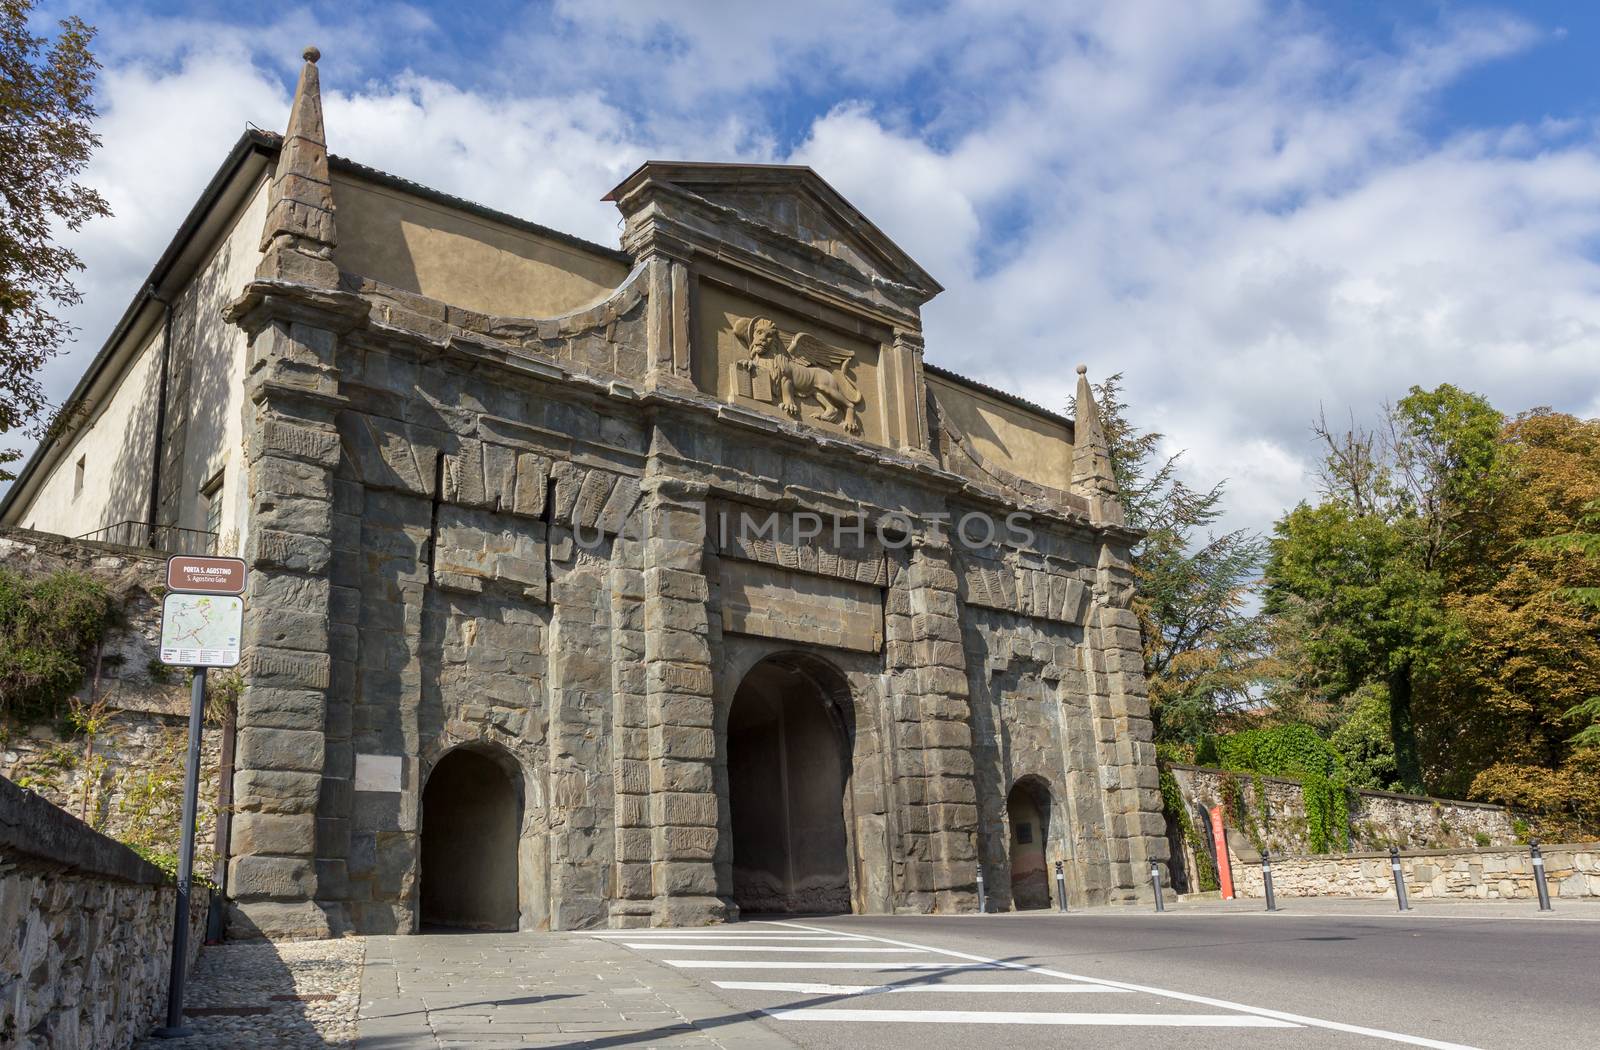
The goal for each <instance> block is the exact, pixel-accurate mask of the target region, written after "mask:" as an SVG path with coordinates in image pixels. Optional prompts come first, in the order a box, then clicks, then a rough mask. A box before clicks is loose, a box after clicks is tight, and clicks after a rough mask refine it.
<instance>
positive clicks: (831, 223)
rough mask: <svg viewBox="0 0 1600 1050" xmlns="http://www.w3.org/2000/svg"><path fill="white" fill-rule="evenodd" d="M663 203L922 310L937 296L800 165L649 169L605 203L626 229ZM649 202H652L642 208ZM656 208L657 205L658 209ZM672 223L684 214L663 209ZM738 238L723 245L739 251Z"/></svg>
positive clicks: (932, 285)
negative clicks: (830, 265) (701, 208)
mask: <svg viewBox="0 0 1600 1050" xmlns="http://www.w3.org/2000/svg"><path fill="white" fill-rule="evenodd" d="M662 197H675V198H678V199H679V202H680V203H682V202H688V201H694V202H702V203H703V204H706V205H710V206H711V208H710V209H707V211H709V212H712V213H717V212H720V213H721V217H722V218H723V220H724V221H725V222H727V223H729V224H731V225H738V226H742V227H745V229H744V233H745V234H746V236H747V237H748V236H749V235H751V234H755V235H756V237H757V239H760V238H761V234H763V233H764V234H766V235H768V237H770V236H771V235H776V239H781V240H783V241H788V242H790V243H797V244H799V245H804V246H806V247H807V248H810V249H812V250H813V251H814V252H816V253H820V254H821V255H823V256H827V257H828V258H830V259H833V260H837V261H838V262H840V263H843V264H845V265H846V266H848V267H849V268H850V269H852V270H854V271H856V272H857V273H859V274H860V275H861V277H862V278H864V279H865V280H866V281H867V282H868V283H873V282H887V283H888V284H890V285H896V286H900V287H901V288H904V289H905V290H906V291H907V292H908V293H911V297H913V298H915V299H916V300H917V301H919V302H926V301H927V300H928V299H931V298H932V297H933V296H934V295H936V294H938V293H939V292H940V291H942V290H943V289H942V286H941V285H940V284H939V282H938V281H936V280H934V278H933V277H932V275H930V274H929V273H928V272H927V271H926V270H924V269H923V268H922V267H921V266H919V265H918V264H917V262H916V260H914V259H912V258H911V256H909V255H907V254H906V253H905V251H904V250H902V249H901V248H900V246H899V245H897V244H895V243H894V241H892V240H890V239H889V237H888V236H887V235H885V234H884V232H883V231H882V230H880V229H878V227H877V226H875V225H873V223H872V221H871V220H869V219H868V218H867V217H866V216H865V215H863V214H862V213H861V212H860V211H858V210H857V209H856V207H855V206H854V205H853V204H851V203H850V202H849V201H848V200H846V199H845V198H844V197H843V196H842V195H841V194H840V193H839V192H838V191H837V190H835V189H834V188H833V187H832V186H830V185H828V183H827V182H826V181H825V180H824V179H823V178H822V177H821V176H820V175H818V174H817V173H816V172H815V171H812V170H811V169H810V168H808V167H804V166H801V165H782V164H700V163H684V162H669V161H648V162H646V163H645V164H643V165H641V166H640V167H639V169H638V170H636V171H635V172H634V173H633V174H632V175H629V176H628V178H626V179H625V180H623V182H622V183H621V184H620V185H618V186H617V187H616V189H614V190H612V191H611V192H610V193H609V194H607V195H606V197H605V199H606V200H610V201H615V202H617V205H618V207H619V208H621V209H622V211H623V213H624V214H625V215H628V216H629V222H630V226H631V225H633V217H634V216H636V215H640V214H643V213H644V212H646V211H648V210H649V208H648V203H650V202H654V201H658V200H659V199H660V198H662ZM647 198H648V199H649V201H648V202H647ZM657 206H658V207H659V205H657ZM664 210H667V211H670V212H672V213H673V214H674V215H675V216H677V217H680V218H681V215H682V209H681V207H680V208H674V207H671V206H670V205H669V206H668V208H666V209H664ZM741 239H744V238H741V237H739V236H737V235H733V236H728V237H727V240H730V241H732V242H734V243H738V242H739V241H740V240H741Z"/></svg>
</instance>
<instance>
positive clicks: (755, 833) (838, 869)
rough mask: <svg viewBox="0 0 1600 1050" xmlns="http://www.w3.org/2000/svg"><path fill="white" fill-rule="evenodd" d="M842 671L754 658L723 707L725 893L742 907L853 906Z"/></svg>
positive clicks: (811, 662) (805, 659)
mask: <svg viewBox="0 0 1600 1050" xmlns="http://www.w3.org/2000/svg"><path fill="white" fill-rule="evenodd" d="M841 700H843V701H844V704H845V705H847V704H848V689H847V687H846V686H845V685H844V680H843V676H842V675H840V674H839V672H838V671H837V670H836V669H834V668H832V667H831V665H828V664H826V663H825V662H824V661H822V660H820V659H819V658H816V657H810V656H801V655H797V654H785V655H776V656H769V657H767V658H766V659H763V660H761V661H760V662H758V663H757V664H756V665H755V666H754V667H752V668H751V669H750V670H749V671H748V672H747V673H746V674H745V675H744V677H743V678H742V679H741V680H740V683H739V686H738V689H737V690H736V691H735V693H734V696H733V702H732V705H731V708H730V709H729V712H728V720H727V735H726V741H727V744H726V746H727V750H726V754H727V763H728V765H727V769H728V808H729V816H730V831H731V838H732V846H733V849H732V897H733V901H734V903H735V904H737V905H738V907H739V910H740V912H741V913H742V914H746V915H749V914H763V913H790V914H794V913H838V912H849V911H851V910H852V898H853V896H854V885H853V883H854V878H853V876H854V873H853V871H852V865H851V862H850V857H851V855H852V847H851V813H850V809H851V806H850V802H849V779H850V769H851V763H850V754H851V746H850V745H851V731H850V713H849V711H848V710H846V709H845V708H844V707H843V706H841Z"/></svg>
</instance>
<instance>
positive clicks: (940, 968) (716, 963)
mask: <svg viewBox="0 0 1600 1050" xmlns="http://www.w3.org/2000/svg"><path fill="white" fill-rule="evenodd" d="M661 961H662V962H664V963H666V964H667V965H668V966H676V967H678V968H679V969H681V970H877V971H879V972H884V971H889V970H922V971H934V972H944V973H970V972H972V971H974V970H1026V971H1027V972H1029V973H1044V974H1047V975H1048V976H1051V977H1054V976H1056V975H1055V974H1049V973H1048V971H1045V970H1035V969H1033V968H1031V967H1027V966H1004V965H1000V964H995V965H985V964H978V963H973V964H969V965H964V966H963V965H958V964H954V963H922V962H850V961H848V960H840V961H839V962H753V961H748V960H745V959H662V960H661Z"/></svg>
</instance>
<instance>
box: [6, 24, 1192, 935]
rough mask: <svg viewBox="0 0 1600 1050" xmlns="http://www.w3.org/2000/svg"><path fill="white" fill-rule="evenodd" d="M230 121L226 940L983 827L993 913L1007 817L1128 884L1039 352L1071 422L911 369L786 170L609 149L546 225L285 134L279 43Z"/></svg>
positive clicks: (1115, 530)
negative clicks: (579, 214) (244, 170)
mask: <svg viewBox="0 0 1600 1050" xmlns="http://www.w3.org/2000/svg"><path fill="white" fill-rule="evenodd" d="M311 54H313V56H314V53H311ZM269 152H270V158H269V159H270V162H271V163H272V164H273V165H274V170H273V172H272V173H271V176H270V180H269V185H268V189H267V193H266V197H265V200H264V202H263V206H262V207H261V208H259V209H256V208H254V207H252V208H251V209H249V210H248V211H246V213H245V214H246V215H247V216H249V217H250V218H251V219H255V218H257V217H259V224H258V225H257V227H256V230H257V235H256V242H255V243H256V244H257V245H258V247H259V251H258V252H256V253H255V254H254V256H253V259H252V261H253V263H254V265H253V268H252V272H251V273H250V274H249V275H248V276H246V277H244V278H243V279H241V280H240V281H239V282H238V284H237V287H235V288H233V289H231V295H230V296H229V298H228V303H227V305H226V306H225V307H224V308H222V309H220V310H219V311H217V317H218V318H220V319H221V320H222V322H223V323H225V324H226V325H227V326H229V327H230V328H231V331H232V332H234V333H236V340H237V351H238V357H237V358H236V360H237V361H238V362H239V365H240V368H241V369H242V371H241V372H240V374H239V375H238V382H237V386H236V388H233V389H230V390H229V391H228V392H227V393H226V398H227V400H226V401H225V403H227V404H232V405H234V406H236V411H237V416H238V424H239V428H240V429H239V430H238V432H237V433H238V442H237V444H236V445H234V444H230V443H231V442H232V441H233V440H234V439H233V438H232V437H231V436H230V435H229V434H228V433H227V432H221V431H219V435H220V436H219V438H218V441H219V442H220V443H222V444H224V445H226V446H227V447H226V448H224V449H223V450H222V452H221V459H222V460H223V461H226V462H228V463H230V464H233V463H236V464H237V465H238V469H237V470H233V469H232V468H230V469H229V471H228V473H229V475H230V476H236V477H237V483H238V484H239V485H240V486H241V488H240V492H241V494H242V499H243V501H244V503H243V505H242V508H241V511H240V514H239V518H238V522H239V523H238V526H237V530H238V534H239V542H240V547H239V549H240V551H241V553H242V555H243V556H244V557H245V559H246V560H247V561H248V562H249V564H250V567H251V575H250V583H249V591H248V592H247V596H246V602H247V609H248V614H247V623H246V633H245V639H244V641H245V646H246V660H245V663H244V665H243V667H242V668H241V670H242V672H243V674H244V679H245V689H244V692H243V694H242V697H241V700H240V707H239V726H240V730H239V738H238V754H237V757H236V767H237V773H236V774H235V782H234V797H235V800H236V807H237V811H238V812H237V814H236V816H235V818H234V823H233V830H232V841H231V844H230V853H231V857H232V859H231V863H230V867H229V886H228V891H229V893H230V895H231V896H232V897H233V899H234V900H235V902H236V906H235V909H234V916H233V925H232V929H233V932H234V933H235V934H236V935H251V934H255V933H262V934H267V935H272V936H322V935H328V934H338V933H341V932H348V931H358V932H367V933H380V932H406V931H411V930H415V929H417V928H418V927H419V925H421V924H423V923H428V922H441V923H447V924H456V925H463V924H464V925H489V926H507V925H515V926H519V927H521V928H524V929H536V928H562V929H565V928H577V927H588V926H605V925H612V926H634V925H649V924H658V925H659V924H671V923H703V922H711V921H718V920H722V919H727V918H731V917H735V916H737V915H738V914H740V913H741V912H746V913H747V912H750V911H752V910H780V911H781V910H810V909H814V908H819V907H821V908H849V909H852V910H855V911H858V912H895V911H928V910H938V911H960V910H971V909H974V908H975V907H976V885H977V878H978V872H979V868H980V866H981V867H982V870H983V872H984V875H985V878H986V881H987V885H988V887H989V894H990V903H991V905H992V906H997V907H1006V906H1010V905H1011V903H1012V895H1011V888H1010V885H1011V884H1010V873H1011V862H1012V861H1011V859H1012V855H1013V851H1014V850H1015V849H1016V848H1017V846H1018V836H1019V835H1022V836H1025V841H1024V842H1023V845H1026V846H1027V847H1028V849H1027V850H1026V860H1025V861H1024V862H1023V864H1022V867H1023V868H1024V869H1025V871H1024V873H1023V874H1024V876H1025V878H1026V880H1027V887H1028V888H1027V891H1026V893H1024V894H1022V895H1021V896H1019V900H1022V899H1023V898H1026V900H1025V901H1024V903H1038V897H1039V893H1040V892H1041V891H1040V889H1039V885H1038V884H1039V868H1040V864H1041V851H1040V850H1039V848H1038V847H1039V845H1040V844H1041V843H1042V847H1043V848H1042V862H1043V863H1045V864H1048V865H1053V864H1054V862H1055V861H1057V860H1060V861H1062V862H1063V865H1064V869H1065V872H1066V878H1067V883H1068V886H1069V893H1070V895H1071V897H1072V899H1073V901H1074V902H1076V903H1085V902H1102V901H1110V900H1127V899H1133V898H1135V897H1137V896H1138V895H1139V894H1141V893H1143V892H1147V891H1146V889H1145V887H1146V886H1147V880H1148V871H1149V866H1150V864H1151V863H1164V862H1165V860H1166V857H1167V843H1166V840H1165V838H1164V828H1163V822H1162V817H1161V802H1160V798H1159V792H1158V789H1157V777H1156V767H1155V756H1154V750H1153V747H1152V745H1151V743H1150V722H1149V716H1148V705H1147V703H1146V699H1145V687H1144V681H1143V677H1142V663H1141V659H1140V651H1139V636H1138V629H1137V621H1136V619H1135V617H1134V616H1133V614H1132V612H1131V611H1130V608H1129V602H1130V599H1131V595H1132V587H1133V577H1132V573H1131V568H1130V565H1129V562H1128V550H1129V545H1130V544H1131V543H1132V542H1133V541H1134V540H1135V539H1136V538H1137V536H1136V534H1135V533H1133V532H1131V531H1130V530H1128V529H1127V528H1126V527H1124V525H1123V523H1122V511H1121V507H1120V504H1119V503H1118V500H1117V493H1116V489H1115V485H1114V482H1113V480H1112V477H1111V471H1110V465H1109V461H1108V460H1107V457H1106V451H1105V442H1104V438H1103V436H1102V435H1101V433H1100V428H1099V424H1098V421H1097V420H1096V418H1095V413H1094V405H1093V399H1092V397H1091V396H1090V394H1089V389H1088V385H1087V381H1086V380H1085V379H1084V377H1083V376H1082V374H1081V370H1080V379H1079V401H1078V404H1079V406H1080V411H1079V418H1078V420H1077V421H1076V423H1075V424H1074V423H1073V422H1069V421H1067V420H1064V419H1061V418H1060V417H1058V416H1054V415H1052V414H1050V413H1048V412H1045V411H1043V410H1041V409H1037V408H1035V407H1033V406H1029V405H1027V404H1026V403H1025V402H1021V401H1019V400H1018V399H1015V398H1012V397H1010V396H1008V395H1005V394H1003V393H1001V392H998V391H990V390H987V389H984V388H979V387H978V386H976V385H975V384H971V383H967V382H965V381H962V380H960V379H959V378H958V377H954V376H950V375H948V374H946V373H939V374H937V375H934V374H933V373H932V372H930V370H928V369H926V368H925V366H924V364H923V344H924V337H923V332H922V326H921V314H920V309H921V306H922V305H923V303H925V302H926V301H927V300H928V299H929V298H931V297H932V296H933V295H935V294H937V293H938V291H939V286H938V284H937V283H936V282H935V281H934V280H933V278H932V277H930V276H929V275H928V274H927V273H926V272H924V271H923V270H922V269H921V268H920V267H919V266H917V264H916V263H915V262H914V261H913V260H911V259H910V258H909V257H907V256H906V255H905V254H904V253H903V252H902V251H901V250H900V249H899V248H898V247H896V246H895V245H894V244H893V242H891V241H890V240H889V239H888V238H887V237H885V236H884V235H883V234H882V233H881V232H880V231H878V230H877V229H876V228H875V227H874V226H873V225H872V224H871V223H870V221H868V220H867V219H866V218H865V217H864V216H862V215H860V214H859V213H858V212H857V211H856V210H855V209H854V208H853V207H852V206H851V205H850V204H849V203H848V202H847V201H845V200H844V199H843V198H842V197H840V196H839V195H838V194H837V193H836V192H835V191H834V190H832V188H831V187H829V186H828V185H827V184H826V183H825V182H823V181H822V180H821V179H820V178H818V177H817V176H816V175H815V174H814V173H812V172H811V171H809V169H803V168H787V167H766V166H727V165H697V164H669V163H655V162H653V163H650V164H646V165H644V166H643V167H641V168H640V169H639V170H638V171H636V172H635V173H633V174H632V175H630V176H629V177H628V178H627V179H626V180H625V181H624V182H623V183H622V184H621V185H620V186H618V187H617V188H616V189H615V190H613V191H612V193H611V195H610V197H609V198H608V199H612V200H614V201H615V202H616V203H617V206H618V208H619V210H620V211H621V213H622V217H623V220H624V233H623V247H622V250H621V251H614V250H610V249H605V248H600V247H596V246H592V245H584V244H583V243H582V242H578V241H576V240H574V239H572V238H568V237H564V236H562V235H560V234H556V233H553V232H551V231H543V230H540V229H538V228H533V227H530V226H528V225H527V224H522V225H518V224H517V223H516V222H515V220H509V219H508V218H506V217H495V216H491V215H487V214H484V213H482V210H481V209H477V210H474V209H473V208H472V207H471V206H470V205H466V204H465V203H464V202H453V203H452V202H451V201H450V200H449V199H448V198H443V197H441V196H439V195H432V196H429V197H425V196H424V195H423V194H421V193H418V192H412V191H410V190H407V189H406V188H405V187H404V186H401V185H396V184H395V183H396V182H397V180H391V182H390V183H384V182H383V181H382V178H381V177H380V175H381V173H372V172H369V171H366V170H365V169H360V168H359V167H358V166H355V165H351V164H349V163H348V162H342V161H338V160H336V159H335V160H333V161H330V160H329V158H328V156H327V152H326V144H325V136H324V133H323V128H322V116H321V104H320V99H319V97H318V92H317V73H316V66H315V58H314V57H312V59H311V60H310V61H308V62H307V65H306V67H305V69H304V72H303V73H302V78H301V84H300V89H299V91H298V93H297V95H296V100H295V106H294V111H293V113H292V115H291V118H290V127H289V131H288V133H287V135H286V136H284V138H283V139H282V140H281V142H278V141H273V142H272V143H270V151H269ZM232 338H234V337H229V339H232ZM229 339H219V340H218V343H217V345H218V346H222V347H228V346H234V345H235V343H234V342H230V341H229ZM129 374H133V373H131V372H130V373H129ZM930 376H931V378H930ZM230 382H232V380H231V379H230ZM168 432H169V433H170V429H169V431H168ZM186 440H187V441H190V442H192V441H193V436H192V435H191V436H190V437H189V438H187V439H186ZM186 447H187V446H186ZM215 451H216V450H214V449H213V450H210V451H206V450H201V449H191V450H189V451H186V452H184V453H183V459H184V461H185V462H187V463H190V464H195V463H199V462H201V461H202V460H203V461H205V462H207V463H211V462H215V461H218V460H217V457H216V456H215V455H214V453H215ZM185 471H186V475H187V474H193V473H195V470H194V468H193V467H192V466H190V467H186V468H185ZM38 491H41V490H40V489H39V487H38V486H34V488H33V489H31V490H29V492H33V493H36V492H38ZM38 498H39V497H38V496H37V495H28V494H27V493H25V494H24V495H23V496H21V497H13V498H12V500H11V501H10V504H8V506H7V507H6V508H5V511H4V516H5V519H6V520H8V521H17V522H18V523H27V522H26V516H27V510H28V507H29V505H30V504H29V502H28V501H29V500H30V499H35V500H36V499H38ZM178 502H179V503H180V504H181V501H178ZM176 513H177V514H178V515H179V517H180V518H181V517H182V514H183V513H184V512H183V510H182V509H181V506H179V507H178V509H177V510H176ZM185 520H187V519H185ZM41 527H50V526H48V525H41ZM436 773H438V775H437V776H435V774H436ZM452 785H455V786H452ZM460 785H476V786H473V787H461V786H460ZM1019 791H1022V792H1025V794H1026V797H1025V798H1024V797H1023V796H1022V795H1018V794H1017V792H1019ZM472 798H481V799H482V800H483V801H482V804H481V805H478V806H474V805H472V804H470V801H471V799H472ZM1017 813H1021V814H1025V815H1026V817H1025V819H1023V818H1018V821H1020V822H1021V823H1025V824H1027V825H1028V828H1027V829H1026V831H1023V830H1021V829H1020V828H1017V827H1013V824H1014V823H1016V822H1017V821H1014V820H1013V818H1012V814H1017ZM428 814H434V817H433V819H432V828H431V829H430V821H429V819H428V817H427V815H428ZM444 814H448V816H443V815H444ZM475 821H477V822H479V823H474V822H475ZM1035 824H1037V826H1034V825H1035ZM467 825H470V826H472V827H474V828H476V829H477V830H475V831H473V832H472V833H471V834H463V833H462V832H461V830H460V829H461V828H462V827H463V826H467ZM508 829H509V830H508ZM446 844H447V845H446ZM440 858H444V859H440ZM446 864H448V865H449V867H448V868H445V867H442V865H446ZM1048 892H1050V893H1053V892H1054V891H1053V887H1051V888H1050V889H1049V891H1048Z"/></svg>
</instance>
